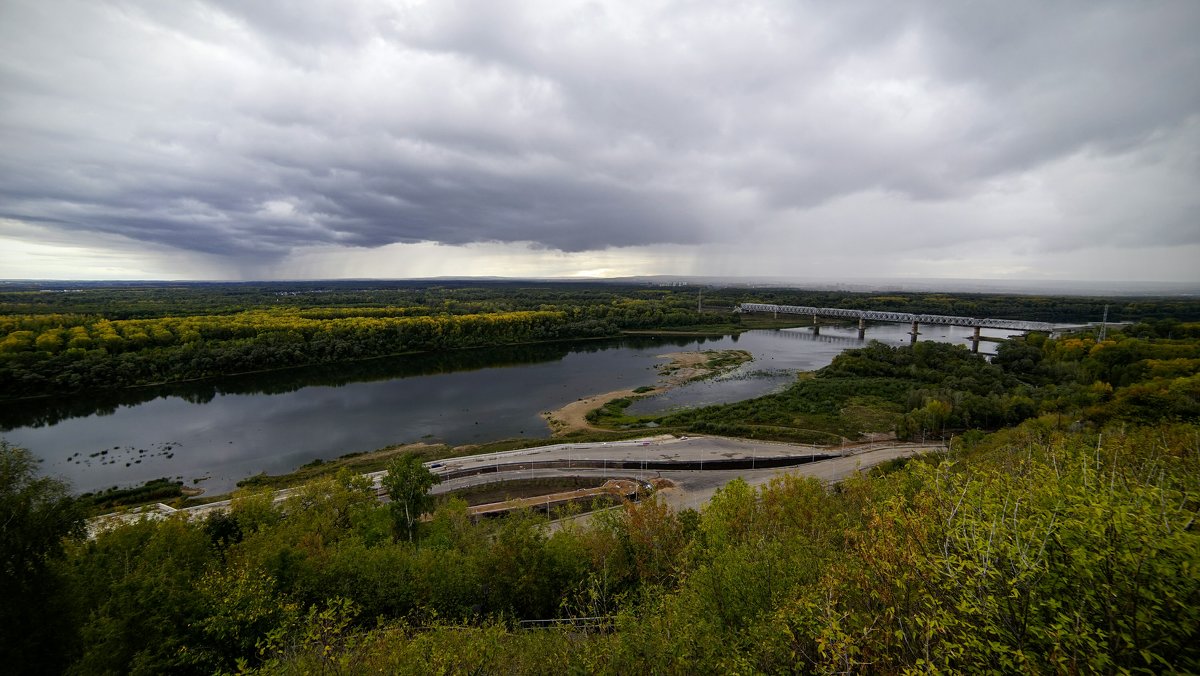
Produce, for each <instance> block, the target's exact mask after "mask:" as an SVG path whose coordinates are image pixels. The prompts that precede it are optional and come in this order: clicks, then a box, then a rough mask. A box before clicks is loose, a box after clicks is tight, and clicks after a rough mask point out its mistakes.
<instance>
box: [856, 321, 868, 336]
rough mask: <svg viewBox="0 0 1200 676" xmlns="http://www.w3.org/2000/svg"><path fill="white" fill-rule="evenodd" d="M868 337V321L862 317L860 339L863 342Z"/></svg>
mask: <svg viewBox="0 0 1200 676" xmlns="http://www.w3.org/2000/svg"><path fill="white" fill-rule="evenodd" d="M866 337H867V320H865V319H863V318H862V317H859V318H858V339H859V340H862V339H864V338H866Z"/></svg>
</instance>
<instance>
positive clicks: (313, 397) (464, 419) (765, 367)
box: [0, 324, 1005, 492]
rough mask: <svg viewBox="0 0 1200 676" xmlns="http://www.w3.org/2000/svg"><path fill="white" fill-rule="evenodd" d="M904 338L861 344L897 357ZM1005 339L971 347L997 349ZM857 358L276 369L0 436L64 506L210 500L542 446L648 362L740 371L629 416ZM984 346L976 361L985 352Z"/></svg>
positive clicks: (144, 392) (540, 351)
mask: <svg viewBox="0 0 1200 676" xmlns="http://www.w3.org/2000/svg"><path fill="white" fill-rule="evenodd" d="M923 329H924V330H925V331H926V333H924V334H923V335H922V336H921V339H922V340H939V341H947V342H955V343H960V344H963V343H965V342H966V339H967V338H968V337H969V335H970V329H963V328H956V327H923ZM907 330H908V327H907V326H906V325H900V324H882V325H876V326H872V327H870V328H869V329H868V331H867V340H880V341H882V342H885V343H888V344H893V345H896V344H903V343H907V342H908V335H907V333H906V332H907ZM1004 333H1005V332H1001V331H994V332H985V335H993V336H1003V335H1004ZM862 344H863V341H860V340H859V339H858V337H857V330H856V329H854V328H851V327H833V326H823V327H821V333H820V335H813V332H812V330H811V329H807V328H804V329H787V330H781V331H774V330H772V331H749V332H746V333H743V334H741V335H740V336H727V337H718V338H694V337H636V338H626V339H621V340H612V341H590V342H582V343H567V344H553V345H532V346H517V347H505V348H492V349H486V350H470V351H463V352H455V353H447V354H437V355H412V356H404V357H394V358H387V359H376V360H369V361H365V362H355V363H352V364H338V365H332V366H323V367H313V368H301V369H289V370H287V371H279V372H273V373H268V374H257V375H250V376H238V377H233V378H222V379H217V380H212V381H205V382H200V383H186V384H180V385H174V386H164V387H158V388H137V389H133V390H125V391H121V392H116V393H108V394H103V395H98V396H89V397H78V398H70V399H42V400H34V401H25V402H18V403H11V402H10V403H8V404H6V405H5V406H4V407H3V410H2V412H0V429H3V430H4V432H3V436H4V438H5V439H7V440H8V441H9V442H11V443H13V444H16V445H18V446H23V447H25V448H28V449H30V450H31V451H33V453H34V454H35V456H37V457H38V458H39V459H40V460H41V461H42V463H43V464H42V470H43V472H44V473H46V474H50V475H55V476H60V477H63V478H65V479H67V480H68V481H70V482H71V484H72V486H73V488H74V489H75V490H78V491H91V490H97V489H103V488H108V487H111V486H115V485H122V486H125V485H132V484H138V483H141V482H144V481H147V480H150V479H156V478H159V477H168V478H176V479H180V480H183V481H185V482H186V484H187V485H192V484H193V483H194V482H195V481H196V480H197V479H199V480H200V485H201V486H203V487H205V488H206V489H207V490H208V491H210V492H224V491H228V490H230V489H232V488H233V487H234V486H235V485H236V482H237V481H238V480H240V479H243V478H245V477H248V476H251V475H253V474H257V473H259V472H264V471H265V472H268V473H271V474H277V473H283V472H288V471H291V470H293V469H296V468H297V467H299V466H300V465H303V464H305V463H307V462H310V461H312V460H314V459H317V458H325V459H331V458H334V457H337V456H339V455H342V454H345V453H351V452H360V451H370V450H374V449H377V448H381V447H383V446H387V445H390V444H395V443H402V442H419V441H426V442H442V443H447V444H451V445H459V444H470V443H479V442H486V441H494V440H498V439H504V438H510V437H531V438H544V437H547V436H549V434H550V432H549V429H548V428H547V426H546V424H545V422H544V421H543V420H542V418H541V417H540V414H541V412H543V411H549V410H551V409H554V408H558V407H559V406H562V405H564V404H566V403H569V402H571V401H574V400H576V399H579V398H582V397H585V396H589V395H593V394H596V393H599V392H609V391H614V390H619V389H627V388H635V387H638V386H640V385H651V384H654V383H655V381H656V380H657V373H656V367H657V366H658V365H660V364H663V363H665V361H666V360H665V359H663V358H662V355H664V354H668V353H671V352H679V351H684V350H720V349H730V348H736V349H743V350H747V351H749V352H750V353H751V354H752V355H754V361H752V362H750V363H747V364H744V365H743V366H741V367H739V368H738V369H736V370H735V371H733V372H731V373H729V374H727V375H725V376H723V377H721V378H718V379H713V380H707V381H701V382H697V383H692V384H689V385H686V386H683V387H679V388H676V389H674V390H672V391H670V392H668V393H666V394H664V395H660V396H658V397H652V398H649V399H645V400H642V401H639V402H637V403H635V404H634V408H633V411H635V412H651V411H658V410H664V409H667V408H672V407H678V406H696V405H704V404H711V403H719V402H728V401H737V400H741V399H746V398H749V397H755V396H760V395H762V394H766V393H768V392H771V391H773V390H777V389H780V388H782V387H785V386H786V385H787V383H789V382H791V380H792V378H794V373H795V371H797V370H812V369H816V368H820V367H822V366H825V365H826V364H828V363H829V362H830V361H831V360H832V359H833V357H834V356H835V355H837V354H838V353H839V352H841V351H842V350H845V349H847V348H852V347H858V346H861V345H862ZM992 345H993V344H991V343H983V348H982V349H984V350H985V351H986V350H987V349H988V348H989V347H992Z"/></svg>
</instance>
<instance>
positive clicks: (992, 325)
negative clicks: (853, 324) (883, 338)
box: [733, 303, 1054, 352]
mask: <svg viewBox="0 0 1200 676" xmlns="http://www.w3.org/2000/svg"><path fill="white" fill-rule="evenodd" d="M733 311H734V312H738V313H744V312H771V313H773V314H775V315H776V316H779V313H781V312H782V313H784V314H791V315H810V316H812V318H813V331H814V332H818V333H819V332H820V330H821V327H820V324H818V323H817V318H818V317H834V318H837V319H857V320H858V337H859V338H860V339H861V338H863V337H864V336H865V334H866V330H867V322H868V321H873V322H894V323H899V324H911V325H912V331H911V332H910V333H909V335H910V336H911V340H910V342H912V343H915V342H917V335H918V334H920V327H921V324H936V325H941V326H965V327H967V328H972V329H975V335H974V336H973V337H972V338H971V351H972V352H978V351H979V340H980V338H979V330H980V329H1006V330H1009V331H1046V332H1052V331H1054V325H1053V324H1048V323H1046V322H1028V321H1023V320H1020V319H989V318H983V317H956V316H953V315H925V314H911V313H908V312H887V311H884V310H850V309H847V308H838V307H809V306H806V305H774V304H771V303H742V304H741V305H738V306H737V307H735V308H734V309H733Z"/></svg>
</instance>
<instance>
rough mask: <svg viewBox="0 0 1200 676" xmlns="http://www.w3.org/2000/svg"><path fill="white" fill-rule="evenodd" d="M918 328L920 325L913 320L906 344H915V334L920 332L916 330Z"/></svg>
mask: <svg viewBox="0 0 1200 676" xmlns="http://www.w3.org/2000/svg"><path fill="white" fill-rule="evenodd" d="M919 328H920V327H919V326H918V325H917V322H915V321H914V322H913V323H912V331H910V332H909V334H908V344H909V345H916V344H917V334H919V333H920V331H919V330H918V329H919Z"/></svg>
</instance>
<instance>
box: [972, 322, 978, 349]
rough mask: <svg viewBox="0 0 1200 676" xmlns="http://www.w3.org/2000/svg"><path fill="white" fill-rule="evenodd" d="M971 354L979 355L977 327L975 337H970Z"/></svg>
mask: <svg viewBox="0 0 1200 676" xmlns="http://www.w3.org/2000/svg"><path fill="white" fill-rule="evenodd" d="M971 354H979V327H978V326H976V327H975V335H974V336H972V337H971Z"/></svg>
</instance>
